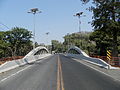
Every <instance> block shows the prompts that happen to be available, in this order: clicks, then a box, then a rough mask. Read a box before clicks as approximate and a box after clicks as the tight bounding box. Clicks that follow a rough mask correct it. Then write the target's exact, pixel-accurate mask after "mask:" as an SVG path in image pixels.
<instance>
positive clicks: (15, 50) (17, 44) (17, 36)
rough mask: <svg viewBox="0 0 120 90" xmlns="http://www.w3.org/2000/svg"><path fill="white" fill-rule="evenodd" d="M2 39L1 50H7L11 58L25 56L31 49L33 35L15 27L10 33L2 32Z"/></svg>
mask: <svg viewBox="0 0 120 90" xmlns="http://www.w3.org/2000/svg"><path fill="white" fill-rule="evenodd" d="M0 37H1V38H0V41H1V42H2V43H1V44H0V48H1V49H5V50H7V52H9V56H16V55H23V54H26V53H25V51H26V50H28V48H29V49H31V46H32V42H31V40H30V39H31V38H32V34H31V32H30V31H28V30H27V29H24V28H18V27H15V28H13V29H12V30H10V31H6V32H2V34H0ZM26 52H27V51H26ZM10 54H11V55H10Z"/></svg>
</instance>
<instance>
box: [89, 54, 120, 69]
mask: <svg viewBox="0 0 120 90" xmlns="http://www.w3.org/2000/svg"><path fill="white" fill-rule="evenodd" d="M90 57H94V58H100V59H102V60H104V61H105V62H107V63H109V64H110V65H112V66H115V67H120V57H111V60H107V56H96V55H91V56H90Z"/></svg>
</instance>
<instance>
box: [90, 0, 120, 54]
mask: <svg viewBox="0 0 120 90" xmlns="http://www.w3.org/2000/svg"><path fill="white" fill-rule="evenodd" d="M96 3H97V4H96V8H94V9H93V13H94V16H93V18H94V20H93V23H92V25H93V27H94V28H95V29H99V30H100V31H104V32H105V33H106V34H107V35H109V37H110V38H111V37H112V39H113V40H112V42H113V43H112V45H113V56H118V46H117V40H118V35H119V34H120V21H119V19H120V2H116V1H115V0H111V1H110V0H104V1H102V2H96Z"/></svg>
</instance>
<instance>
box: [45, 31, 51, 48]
mask: <svg viewBox="0 0 120 90" xmlns="http://www.w3.org/2000/svg"><path fill="white" fill-rule="evenodd" d="M45 34H46V36H47V37H46V39H47V40H46V41H47V44H48V35H49V34H50V32H47V33H45ZM47 49H49V48H48V45H47Z"/></svg>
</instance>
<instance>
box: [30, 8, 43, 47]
mask: <svg viewBox="0 0 120 90" xmlns="http://www.w3.org/2000/svg"><path fill="white" fill-rule="evenodd" d="M28 13H32V14H33V15H34V16H33V49H34V48H35V15H36V14H37V13H41V11H39V9H38V8H32V9H30V11H29V12H28Z"/></svg>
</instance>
